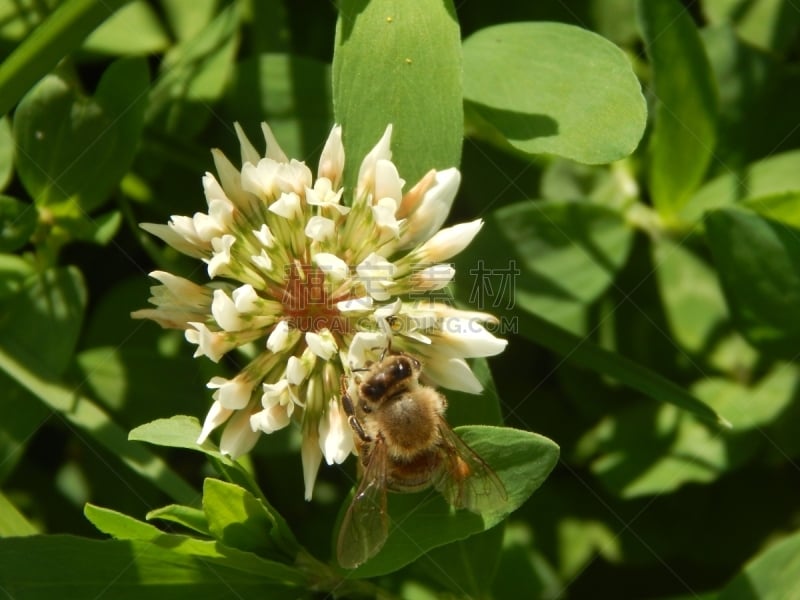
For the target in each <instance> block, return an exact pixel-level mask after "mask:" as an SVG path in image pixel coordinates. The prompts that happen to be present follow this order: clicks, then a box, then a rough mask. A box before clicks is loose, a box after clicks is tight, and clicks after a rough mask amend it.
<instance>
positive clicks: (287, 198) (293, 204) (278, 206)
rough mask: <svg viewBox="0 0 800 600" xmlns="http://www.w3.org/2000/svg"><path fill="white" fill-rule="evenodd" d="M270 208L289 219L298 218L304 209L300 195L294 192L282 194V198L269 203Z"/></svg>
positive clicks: (271, 210)
mask: <svg viewBox="0 0 800 600" xmlns="http://www.w3.org/2000/svg"><path fill="white" fill-rule="evenodd" d="M269 210H270V212H273V213H275V214H276V215H279V216H281V217H283V218H284V219H289V220H291V219H296V218H298V217H300V216H301V215H302V214H303V209H302V206H301V205H300V196H298V195H297V194H295V193H294V192H290V193H288V194H287V193H283V194H281V197H280V198H278V199H277V200H276V201H275V202H273V203H272V204H270V205H269Z"/></svg>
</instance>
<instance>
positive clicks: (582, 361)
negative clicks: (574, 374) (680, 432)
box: [518, 313, 730, 428]
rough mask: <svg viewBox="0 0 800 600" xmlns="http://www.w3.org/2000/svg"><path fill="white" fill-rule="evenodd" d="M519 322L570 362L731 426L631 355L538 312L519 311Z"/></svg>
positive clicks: (536, 339)
mask: <svg viewBox="0 0 800 600" xmlns="http://www.w3.org/2000/svg"><path fill="white" fill-rule="evenodd" d="M518 323H519V333H520V334H521V335H523V336H525V337H527V338H528V339H530V340H532V341H534V342H536V343H537V344H541V345H542V346H544V347H545V348H549V349H550V350H552V351H553V352H555V353H557V354H559V355H561V356H563V357H564V358H565V359H566V360H568V361H569V362H572V363H574V364H577V365H581V366H583V367H585V368H588V369H591V370H592V371H595V372H597V373H599V374H601V375H605V376H607V377H612V378H614V379H616V380H617V381H619V382H620V383H622V384H623V385H625V386H627V387H629V388H632V389H634V390H637V391H639V392H642V393H643V394H645V395H646V396H649V397H650V398H653V399H654V400H658V401H659V402H667V403H669V404H674V405H675V406H677V407H679V408H682V409H683V410H686V411H688V412H690V413H692V414H693V415H694V416H695V417H697V418H698V419H701V420H703V421H705V422H707V423H709V424H712V425H715V426H718V427H726V428H729V427H730V423H729V422H728V421H727V420H725V419H724V418H723V417H721V416H720V415H718V414H717V413H716V412H715V411H714V410H713V409H712V408H710V407H709V406H708V405H706V404H704V403H703V402H701V401H700V400H698V399H697V398H695V397H694V396H692V395H691V394H690V393H688V392H687V391H686V390H685V389H684V388H682V387H681V386H680V385H678V384H677V383H675V382H674V381H672V380H671V379H667V378H666V377H664V376H662V375H659V374H658V373H656V372H655V371H652V370H651V369H648V368H647V367H645V366H643V365H641V364H639V363H637V362H636V361H634V360H631V359H630V358H627V357H625V356H622V355H621V354H616V353H614V352H611V351H609V350H606V349H605V348H603V347H602V346H599V345H597V344H595V343H594V342H591V341H589V340H588V339H586V338H581V337H578V336H576V335H573V334H571V333H569V332H568V331H565V330H563V329H561V328H560V327H557V326H556V325H553V324H552V323H550V322H549V321H548V320H546V319H545V318H543V317H540V316H538V315H534V314H531V313H520V314H519V319H518Z"/></svg>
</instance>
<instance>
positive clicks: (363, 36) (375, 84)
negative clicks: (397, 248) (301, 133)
mask: <svg viewBox="0 0 800 600" xmlns="http://www.w3.org/2000/svg"><path fill="white" fill-rule="evenodd" d="M434 90H435V92H434ZM333 107H334V114H335V117H336V122H337V123H340V124H341V125H342V130H343V134H342V135H343V141H344V147H345V153H346V155H347V157H348V159H347V162H346V164H345V186H346V187H347V188H348V189H354V183H355V181H356V178H357V175H358V168H359V165H360V163H361V159H362V158H363V157H364V156H365V155H366V154H367V152H368V151H369V150H370V149H371V148H372V147H373V146H374V145H375V144H376V143H377V142H378V140H379V139H380V137H381V135H382V134H383V132H384V130H385V129H386V126H387V125H388V124H390V123H391V124H392V125H393V133H392V154H393V158H392V160H393V162H394V163H395V164H396V165H397V168H398V170H399V172H400V176H401V177H403V179H405V180H406V182H408V183H409V184H414V183H416V182H417V180H419V179H420V178H421V177H422V176H423V175H424V174H425V173H426V172H427V171H429V170H430V169H434V168H435V169H443V168H447V167H452V166H457V165H458V163H459V160H460V156H461V142H462V138H463V126H464V125H463V122H464V116H463V100H462V83H461V43H460V35H459V27H458V21H457V19H456V15H455V10H454V8H453V4H452V2H451V0H444V1H442V0H422V1H419V2H396V1H394V0H371V1H370V2H365V1H364V0H343V1H342V2H340V3H339V19H338V22H337V25H336V45H335V47H334V54H333Z"/></svg>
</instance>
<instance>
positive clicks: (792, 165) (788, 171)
mask: <svg viewBox="0 0 800 600" xmlns="http://www.w3.org/2000/svg"><path fill="white" fill-rule="evenodd" d="M799 163H800V150H793V151H791V152H784V153H782V154H776V155H775V156H770V157H769V158H765V159H764V160H760V161H758V162H754V163H752V164H750V165H748V166H747V167H746V168H745V169H744V170H743V171H741V172H734V173H725V174H724V175H720V176H719V177H716V178H715V179H712V180H711V181H709V182H708V183H707V184H705V185H704V186H703V187H702V188H700V189H699V190H698V191H697V193H696V194H695V195H694V196H693V197H692V200H691V201H690V202H689V204H687V205H686V208H685V210H684V211H683V212H682V213H681V217H682V218H684V219H686V220H688V221H696V220H698V219H700V218H701V217H702V216H703V213H704V212H706V211H710V210H713V209H715V208H725V207H728V206H731V205H733V204H736V203H739V202H748V201H750V200H753V199H754V198H759V197H765V196H774V195H777V194H782V193H787V192H795V191H797V190H800V169H798V168H797V165H798V164H799Z"/></svg>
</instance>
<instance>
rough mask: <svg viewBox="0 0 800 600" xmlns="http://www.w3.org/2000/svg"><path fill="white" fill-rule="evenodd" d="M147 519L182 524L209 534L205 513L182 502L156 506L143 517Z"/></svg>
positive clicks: (197, 531)
mask: <svg viewBox="0 0 800 600" xmlns="http://www.w3.org/2000/svg"><path fill="white" fill-rule="evenodd" d="M145 518H146V519H147V520H148V521H151V520H153V519H158V520H160V521H169V522H170V523H176V524H178V525H182V526H183V527H186V528H187V529H190V530H192V531H195V532H196V533H200V534H202V535H207V536H210V535H211V533H210V532H209V530H208V520H207V519H206V515H205V513H204V512H203V511H202V510H201V509H199V508H193V507H191V506H183V505H182V504H170V505H168V506H163V507H161V508H156V509H154V510H151V511H150V512H149V513H147V516H146V517H145Z"/></svg>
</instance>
